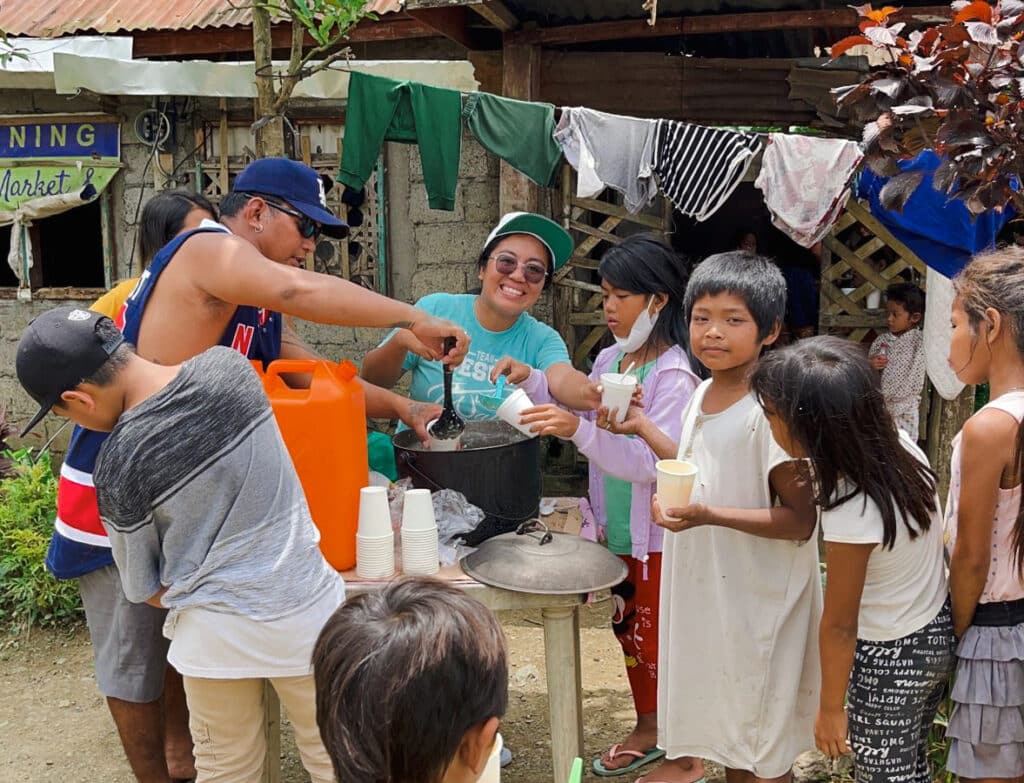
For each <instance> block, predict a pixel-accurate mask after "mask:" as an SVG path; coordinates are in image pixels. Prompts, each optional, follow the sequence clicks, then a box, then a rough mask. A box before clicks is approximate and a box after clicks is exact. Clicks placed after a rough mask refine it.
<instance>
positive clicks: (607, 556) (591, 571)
mask: <svg viewBox="0 0 1024 783" xmlns="http://www.w3.org/2000/svg"><path fill="white" fill-rule="evenodd" d="M462 569H463V570H464V571H465V572H466V573H467V574H468V575H469V576H471V577H473V579H476V580H477V581H478V582H482V583H483V584H485V585H491V586H492V587H502V588H504V589H506V590H514V591H516V592H519V593H538V594H541V595H572V594H574V593H590V592H593V591H595V590H603V589H605V588H608V587H612V586H613V585H617V584H618V583H619V582H621V581H622V580H623V579H625V578H626V574H627V573H628V569H627V568H626V564H625V563H624V562H623V561H622V558H620V557H618V556H617V555H614V554H612V553H611V552H609V551H608V549H607V548H606V547H603V546H601V545H600V544H595V543H594V542H593V541H587V540H585V539H582V538H580V537H579V536H576V535H571V534H569V533H556V532H551V531H549V530H548V529H547V528H546V527H545V526H544V525H543V524H542V523H541V522H539V521H537V520H531V521H529V522H524V523H523V524H522V525H520V526H519V528H518V529H517V530H516V531H515V532H512V533H504V534H502V535H500V536H495V537H494V538H489V539H488V540H486V541H484V542H483V543H482V544H481V545H480V546H479V548H478V549H477V550H476V551H475V552H471V553H470V554H468V555H466V556H465V557H464V558H462Z"/></svg>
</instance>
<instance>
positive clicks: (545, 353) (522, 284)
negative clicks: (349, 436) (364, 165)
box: [362, 212, 600, 421]
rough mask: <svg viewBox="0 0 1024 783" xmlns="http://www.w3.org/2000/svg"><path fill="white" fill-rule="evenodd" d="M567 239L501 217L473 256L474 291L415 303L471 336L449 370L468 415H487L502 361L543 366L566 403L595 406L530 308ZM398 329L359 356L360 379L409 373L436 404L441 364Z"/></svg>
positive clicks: (566, 250) (417, 389)
mask: <svg viewBox="0 0 1024 783" xmlns="http://www.w3.org/2000/svg"><path fill="white" fill-rule="evenodd" d="M572 251H573V241H572V237H570V236H569V234H568V232H566V231H565V229H563V228H562V227H561V226H559V225H558V224H557V223H555V222H554V221H553V220H549V219H548V218H546V217H543V216H541V215H535V214H532V213H529V212H512V213H509V214H507V215H505V216H504V217H503V218H502V219H501V220H500V221H499V222H498V225H497V226H496V227H495V228H494V230H493V231H492V232H491V234H490V236H488V237H487V242H486V243H485V245H484V249H483V252H482V253H481V254H480V257H479V259H478V260H477V277H478V278H479V280H480V293H478V294H446V293H436V294H429V295H427V296H425V297H423V298H422V299H420V300H419V301H418V302H417V303H416V306H417V307H418V308H420V309H422V310H425V311H426V312H428V313H431V314H432V315H435V316H437V317H439V318H446V319H448V320H450V321H452V322H454V323H456V324H458V325H459V326H461V327H462V328H463V329H465V330H466V332H468V333H469V336H470V341H471V342H470V348H469V353H468V354H467V355H466V359H465V360H464V361H463V362H462V364H461V365H460V366H459V367H457V368H456V370H455V374H454V378H453V379H452V397H453V400H454V402H455V408H456V410H457V411H458V413H459V415H460V416H462V418H463V419H465V420H467V421H473V420H479V419H491V418H494V410H493V408H488V407H485V406H484V405H481V404H480V401H479V398H480V397H481V396H485V397H486V396H492V395H493V394H494V380H495V379H496V377H497V375H498V374H499V373H502V372H504V373H507V372H508V371H509V369H510V367H511V363H510V361H509V359H512V360H515V361H516V362H521V363H522V364H525V365H528V366H530V367H535V368H537V369H539V370H541V371H543V372H544V374H545V376H546V377H547V381H548V386H549V388H550V389H551V393H552V394H553V396H554V397H556V398H557V399H558V400H559V401H561V402H562V403H564V404H565V405H569V406H570V407H573V408H578V409H581V410H590V409H593V408H597V406H598V404H599V403H600V393H598V392H597V391H596V390H595V388H594V386H593V384H592V383H591V382H590V380H589V379H588V378H587V376H586V375H584V374H583V373H581V372H579V371H578V370H575V369H574V368H573V366H572V364H571V362H570V359H569V351H568V349H567V348H566V347H565V342H564V341H563V340H562V338H561V337H560V336H559V335H558V332H556V331H555V330H554V329H552V328H551V327H550V326H548V325H547V324H544V323H541V322H540V321H538V320H537V319H536V318H534V317H533V316H531V315H530V314H529V311H530V308H532V307H533V306H534V304H536V303H537V300H538V299H539V298H540V295H541V293H542V292H543V291H544V289H545V288H546V287H548V286H549V285H551V279H552V274H553V273H554V271H555V270H556V269H558V268H559V267H561V266H562V265H563V264H564V263H565V262H566V261H568V260H569V257H570V256H571V255H572ZM408 337H409V335H407V334H405V330H402V329H397V330H395V331H393V332H392V333H391V334H390V335H388V337H387V338H386V339H385V340H384V342H382V343H381V344H380V345H379V346H377V348H375V349H374V350H372V351H370V352H369V353H368V354H367V355H366V358H365V359H364V360H363V369H362V377H363V378H364V379H366V380H367V381H369V382H370V383H374V384H377V385H378V386H384V387H387V388H390V387H391V386H394V385H395V383H397V382H398V379H399V378H401V377H402V375H403V374H404V373H406V372H412V379H411V381H412V382H411V388H410V396H411V397H412V398H413V399H414V400H419V401H421V402H436V403H441V402H442V399H443V379H442V371H441V364H440V363H439V362H432V361H426V360H423V359H421V358H420V357H418V356H416V355H415V354H414V353H411V352H410V351H409V350H408V345H409V344H408V342H407V338H408Z"/></svg>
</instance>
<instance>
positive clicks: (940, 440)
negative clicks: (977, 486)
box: [928, 386, 974, 503]
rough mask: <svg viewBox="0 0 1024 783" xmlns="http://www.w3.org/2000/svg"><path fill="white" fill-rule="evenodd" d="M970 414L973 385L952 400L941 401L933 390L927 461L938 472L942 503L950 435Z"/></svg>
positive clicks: (951, 446) (944, 496)
mask: <svg viewBox="0 0 1024 783" xmlns="http://www.w3.org/2000/svg"><path fill="white" fill-rule="evenodd" d="M973 413H974V387H973V386H967V387H965V388H964V390H963V391H962V392H960V396H959V397H957V398H956V399H953V400H944V399H943V398H942V397H940V396H939V393H938V392H937V391H934V390H933V391H932V405H931V416H929V421H928V461H929V462H931V464H932V469H933V470H934V471H935V472H936V473H937V474H938V477H939V480H938V484H937V486H936V490H937V491H938V493H939V500H941V501H942V502H943V503H945V502H946V495H947V494H948V493H949V460H950V457H951V456H952V454H953V438H954V437H955V436H956V434H957V433H958V432H960V429H961V428H962V427H963V426H964V422H966V421H967V420H968V419H969V418H970V417H971V415H972V414H973Z"/></svg>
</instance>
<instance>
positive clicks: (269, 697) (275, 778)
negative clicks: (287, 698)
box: [262, 680, 281, 783]
mask: <svg viewBox="0 0 1024 783" xmlns="http://www.w3.org/2000/svg"><path fill="white" fill-rule="evenodd" d="M263 723H264V732H265V734H266V738H267V755H266V757H265V758H264V760H263V779H262V783H281V700H280V699H279V698H278V697H277V691H275V690H274V686H272V685H271V684H270V680H265V681H264V683H263Z"/></svg>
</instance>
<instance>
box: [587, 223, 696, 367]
mask: <svg viewBox="0 0 1024 783" xmlns="http://www.w3.org/2000/svg"><path fill="white" fill-rule="evenodd" d="M597 273H598V274H599V275H600V276H601V277H602V278H603V279H604V280H606V281H607V282H608V284H609V285H610V286H612V287H614V288H618V289H620V290H622V291H629V292H630V293H634V294H645V295H647V296H648V297H650V296H651V295H653V294H665V295H666V296H668V302H666V303H665V306H664V307H663V308H662V309H661V313H660V315H659V316H658V321H657V323H655V324H654V331H653V332H651V336H650V337H649V338H648V342H649V343H652V344H654V345H659V346H670V345H678V346H680V347H682V348H683V349H684V350H685V349H686V347H687V345H688V344H689V341H690V340H689V329H688V325H687V322H686V319H685V318H684V317H683V297H684V296H685V295H686V280H687V277H688V275H687V272H686V268H685V266H684V265H683V260H682V259H681V258H680V257H679V256H678V255H676V253H675V251H674V250H672V248H671V247H669V246H668V245H666V244H665V243H664V242H662V241H661V240H660V239H659V238H658V237H656V236H653V235H650V234H638V235H635V236H631V237H627V238H626V239H624V240H622V242H620V243H619V244H617V245H612V247H611V248H609V249H608V250H607V251H605V254H604V255H603V256H602V257H601V263H600V265H599V266H598V268H597Z"/></svg>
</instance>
